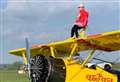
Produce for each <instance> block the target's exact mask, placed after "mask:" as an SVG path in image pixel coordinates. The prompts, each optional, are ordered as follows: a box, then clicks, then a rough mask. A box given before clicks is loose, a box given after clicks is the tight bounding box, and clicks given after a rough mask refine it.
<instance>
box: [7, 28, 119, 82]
mask: <svg viewBox="0 0 120 82" xmlns="http://www.w3.org/2000/svg"><path fill="white" fill-rule="evenodd" d="M87 50H89V51H90V53H89V54H88V56H87V57H86V58H85V60H83V61H82V62H80V61H77V60H76V59H75V56H76V54H77V53H78V52H82V51H87ZM96 50H101V51H106V52H112V51H118V50H120V30H117V31H112V32H106V33H101V34H96V35H90V36H87V37H85V38H84V37H82V38H69V39H66V40H64V41H59V42H52V43H48V44H42V45H33V46H32V47H31V48H29V44H28V40H27V39H26V48H20V49H15V50H11V51H9V53H10V54H13V55H16V56H20V57H23V63H24V64H26V65H28V70H29V76H30V78H31V82H46V81H47V80H49V76H50V75H51V73H52V71H54V68H53V66H56V67H57V68H58V69H59V70H61V71H60V72H59V73H62V76H63V77H64V82H120V77H119V75H118V74H116V73H114V72H110V66H109V65H106V67H105V68H101V67H99V66H96V65H92V66H90V67H88V66H86V65H87V63H88V62H89V60H90V58H91V57H92V56H93V54H94V52H95V51H96ZM80 55H81V54H80ZM115 56H117V54H116V55H115Z"/></svg>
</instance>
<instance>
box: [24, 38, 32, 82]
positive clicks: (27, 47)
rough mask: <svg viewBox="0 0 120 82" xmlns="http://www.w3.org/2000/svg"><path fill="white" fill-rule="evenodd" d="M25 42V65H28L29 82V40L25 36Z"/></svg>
mask: <svg viewBox="0 0 120 82" xmlns="http://www.w3.org/2000/svg"><path fill="white" fill-rule="evenodd" d="M25 43H26V56H27V67H28V75H29V79H30V82H31V76H30V74H31V72H30V68H31V67H30V47H29V40H28V38H27V37H26V38H25Z"/></svg>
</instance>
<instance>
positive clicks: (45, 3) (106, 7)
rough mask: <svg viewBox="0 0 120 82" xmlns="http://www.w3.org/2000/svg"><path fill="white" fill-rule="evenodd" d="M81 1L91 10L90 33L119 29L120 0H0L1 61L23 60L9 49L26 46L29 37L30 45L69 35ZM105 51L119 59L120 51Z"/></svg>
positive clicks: (107, 55) (62, 38) (112, 57)
mask: <svg viewBox="0 0 120 82" xmlns="http://www.w3.org/2000/svg"><path fill="white" fill-rule="evenodd" d="M81 3H82V4H84V5H85V8H86V10H87V11H88V12H89V22H88V29H87V34H88V35H90V34H97V33H103V32H108V31H113V30H118V29H120V2H119V0H114V1H113V0H104V1H102V0H84V1H83V0H61V1H58V0H0V31H1V32H0V63H13V62H15V61H19V60H20V61H21V58H19V57H16V56H14V55H10V54H8V51H9V50H11V49H16V48H21V47H25V39H24V38H25V37H26V36H29V40H30V45H33V44H45V43H49V42H53V41H61V40H64V39H67V38H69V37H70V30H71V28H72V26H73V24H74V21H75V18H76V15H77V13H78V8H77V7H78V5H79V4H81ZM104 54H106V57H103V56H101V57H102V58H106V59H107V60H110V61H114V60H115V59H117V58H120V52H112V53H106V52H105V53H104ZM109 54H110V55H111V56H109ZM115 55H116V56H115Z"/></svg>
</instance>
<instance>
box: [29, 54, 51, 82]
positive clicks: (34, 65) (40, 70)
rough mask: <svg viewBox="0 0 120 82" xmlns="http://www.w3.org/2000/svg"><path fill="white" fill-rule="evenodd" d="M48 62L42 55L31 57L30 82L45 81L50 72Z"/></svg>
mask: <svg viewBox="0 0 120 82" xmlns="http://www.w3.org/2000/svg"><path fill="white" fill-rule="evenodd" d="M49 69H50V64H49V62H48V60H47V59H46V58H45V56H43V55H38V56H35V57H34V58H32V59H31V70H30V71H31V75H30V76H31V82H46V81H47V78H48V76H49V72H50V70H49Z"/></svg>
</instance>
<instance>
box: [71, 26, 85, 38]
mask: <svg viewBox="0 0 120 82" xmlns="http://www.w3.org/2000/svg"><path fill="white" fill-rule="evenodd" d="M82 28H83V27H79V26H78V25H74V26H73V27H72V29H71V37H73V36H74V35H75V36H76V38H78V36H79V33H78V31H79V30H80V29H82Z"/></svg>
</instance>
